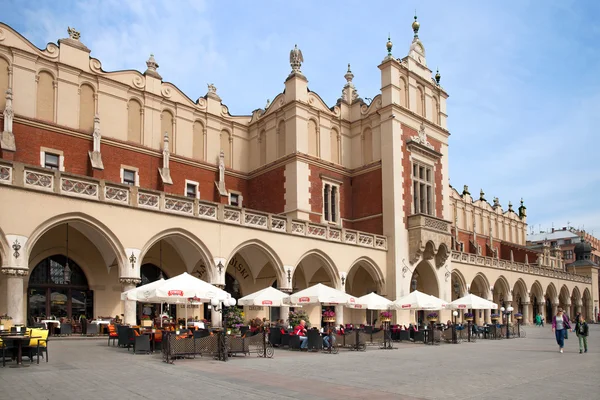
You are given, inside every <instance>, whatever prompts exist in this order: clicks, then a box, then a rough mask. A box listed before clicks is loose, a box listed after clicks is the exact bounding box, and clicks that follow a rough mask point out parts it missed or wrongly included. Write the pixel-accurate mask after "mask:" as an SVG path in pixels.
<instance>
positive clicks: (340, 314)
mask: <svg viewBox="0 0 600 400" xmlns="http://www.w3.org/2000/svg"><path fill="white" fill-rule="evenodd" d="M343 323H344V306H343V305H337V306H335V324H336V326H338V325H340V324H343Z"/></svg>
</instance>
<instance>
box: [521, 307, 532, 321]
mask: <svg viewBox="0 0 600 400" xmlns="http://www.w3.org/2000/svg"><path fill="white" fill-rule="evenodd" d="M522 304H523V320H522V321H523V325H529V324H530V323H531V321H530V320H529V307H530V304H529V303H522Z"/></svg>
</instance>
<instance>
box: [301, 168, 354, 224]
mask: <svg viewBox="0 0 600 400" xmlns="http://www.w3.org/2000/svg"><path fill="white" fill-rule="evenodd" d="M308 167H309V171H310V177H309V179H310V210H311V211H312V212H315V213H318V214H321V213H322V211H323V178H321V175H324V176H325V177H329V178H332V179H335V180H336V181H340V182H342V184H341V185H340V210H339V212H340V217H341V218H343V219H352V184H351V182H350V178H349V177H347V176H344V175H342V174H340V173H337V172H333V171H330V170H328V169H325V168H321V167H318V166H316V165H313V164H309V166H308ZM310 220H311V221H313V222H320V221H321V217H320V216H318V215H311V216H310Z"/></svg>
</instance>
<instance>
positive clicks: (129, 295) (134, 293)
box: [121, 278, 165, 301]
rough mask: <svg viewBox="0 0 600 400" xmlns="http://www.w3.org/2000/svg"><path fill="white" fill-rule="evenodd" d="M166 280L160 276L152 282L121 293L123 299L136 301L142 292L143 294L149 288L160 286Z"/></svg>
mask: <svg viewBox="0 0 600 400" xmlns="http://www.w3.org/2000/svg"><path fill="white" fill-rule="evenodd" d="M164 281H165V280H164V279H163V278H160V279H159V280H157V281H154V282H150V283H147V284H145V285H142V286H139V287H136V288H133V289H131V290H128V291H126V292H123V293H121V300H134V301H136V300H137V299H138V296H139V295H140V294H141V295H142V296H143V293H144V292H146V291H149V290H152V289H154V288H155V287H158V286H160V285H162V284H163V282H164Z"/></svg>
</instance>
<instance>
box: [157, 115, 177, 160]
mask: <svg viewBox="0 0 600 400" xmlns="http://www.w3.org/2000/svg"><path fill="white" fill-rule="evenodd" d="M165 132H167V135H168V136H169V152H171V153H173V148H174V147H175V143H174V139H173V114H171V113H170V112H169V111H167V110H164V111H163V112H162V113H161V114H160V144H161V148H162V141H163V136H164V135H165Z"/></svg>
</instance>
